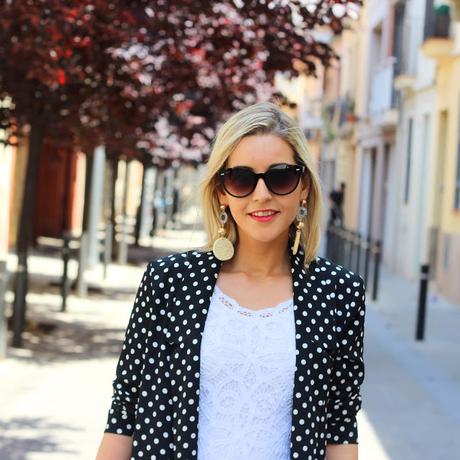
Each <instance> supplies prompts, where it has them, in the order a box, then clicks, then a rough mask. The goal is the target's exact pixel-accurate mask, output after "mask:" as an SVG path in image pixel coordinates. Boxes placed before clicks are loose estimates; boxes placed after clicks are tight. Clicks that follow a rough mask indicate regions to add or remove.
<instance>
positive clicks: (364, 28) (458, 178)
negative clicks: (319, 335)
mask: <svg viewBox="0 0 460 460" xmlns="http://www.w3.org/2000/svg"><path fill="white" fill-rule="evenodd" d="M264 100H271V101H275V102H276V103H278V104H280V105H281V106H282V108H283V110H285V111H286V112H287V113H288V114H289V115H291V116H292V117H294V118H295V119H296V120H297V122H298V124H299V125H300V127H301V128H302V130H303V132H304V133H305V136H306V137H307V139H308V141H309V146H310V152H311V155H312V156H313V157H314V159H315V162H316V164H317V167H318V170H319V172H320V176H321V180H322V186H323V193H324V206H325V213H324V216H323V238H322V242H321V250H320V254H319V255H322V256H325V257H329V258H331V259H332V260H334V261H335V262H337V263H340V264H343V265H345V266H346V267H347V268H349V269H351V270H353V271H355V272H356V273H359V274H360V275H361V276H362V277H363V278H364V279H365V281H366V287H367V291H366V292H367V293H366V299H367V314H366V337H365V360H366V380H365V383H364V385H363V409H362V410H361V411H360V413H359V429H360V445H359V450H360V458H361V459H364V460H367V459H370V460H387V459H395V460H412V459H413V460H419V459H427V460H438V459H439V460H441V459H446V460H447V459H449V460H451V459H454V458H458V456H459V452H460V334H459V331H460V1H459V0H455V1H454V0H451V1H448V0H439V1H438V0H399V1H398V0H378V1H377V0H368V1H365V2H361V1H358V0H356V1H343V0H336V1H333V0H311V1H309V0H296V1H287V0H272V1H264V0H248V1H246V0H222V1H200V0H197V1H193V2H190V1H187V0H176V1H174V2H170V1H168V0H156V1H150V0H141V1H138V2H123V1H118V0H113V1H112V0H107V1H102V0H92V1H90V0H83V1H76V0H75V1H74V0H66V1H58V0H30V1H28V2H17V1H14V0H6V1H3V2H1V3H0V459H1V460H41V459H47V460H52V459H56V460H66V459H88V458H94V457H95V453H96V450H97V446H98V443H99V441H100V438H101V436H102V432H103V429H104V427H105V418H106V414H107V410H108V407H109V402H110V398H111V391H112V388H111V381H112V379H113V377H114V372H115V365H116V360H117V358H118V354H119V352H120V349H121V341H122V339H123V334H124V331H125V328H126V325H127V321H128V318H129V314H130V310H131V307H132V302H133V300H134V295H135V291H136V289H137V286H138V284H139V282H140V279H141V276H142V273H143V271H144V268H145V266H146V264H147V262H148V261H150V260H152V259H155V258H157V257H160V256H163V255H166V254H170V253H173V252H177V251H182V250H186V249H190V248H195V247H199V246H201V245H203V244H204V243H205V237H204V234H203V231H202V228H201V225H200V221H201V218H200V209H199V206H198V197H197V187H198V184H199V182H200V179H201V177H202V174H203V171H204V169H205V168H206V161H207V158H208V156H209V152H210V145H211V142H212V139H213V137H214V135H215V133H216V131H217V130H218V128H219V126H220V125H221V124H222V122H223V121H225V119H226V118H227V117H228V116H229V115H230V114H231V113H233V112H235V111H236V110H239V109H240V108H242V107H244V106H246V105H249V104H252V103H254V102H258V101H264Z"/></svg>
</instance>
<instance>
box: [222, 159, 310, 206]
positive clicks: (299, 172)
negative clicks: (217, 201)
mask: <svg viewBox="0 0 460 460" xmlns="http://www.w3.org/2000/svg"><path fill="white" fill-rule="evenodd" d="M285 166H286V167H285V168H284V169H281V168H269V169H267V170H266V171H265V172H263V173H255V172H254V171H251V170H249V169H248V170H247V172H250V173H252V175H253V177H255V178H256V180H255V181H254V185H253V187H252V190H251V191H250V192H249V193H247V194H245V195H234V194H233V193H231V192H230V191H229V190H227V188H226V187H225V176H226V175H227V174H228V173H229V172H231V171H232V170H233V169H238V168H241V166H236V167H235V168H226V169H224V170H222V171H220V172H219V181H220V183H221V185H222V187H223V188H224V190H225V191H226V192H227V193H228V194H229V195H231V196H233V197H235V198H245V197H247V196H249V195H250V194H251V193H252V192H253V191H254V190H255V189H256V187H257V184H258V182H259V179H260V178H262V179H263V181H264V183H265V185H266V186H267V188H268V190H270V192H272V193H274V194H275V195H281V196H282V195H289V194H290V193H292V192H293V191H294V190H295V189H296V188H297V186H298V185H299V182H300V178H301V177H302V174H303V173H304V172H305V169H306V166H305V165H292V164H286V165H285ZM290 168H293V169H295V171H296V173H297V181H296V184H295V186H294V188H293V189H292V190H291V191H289V192H287V193H277V192H275V191H274V190H272V188H271V187H270V185H269V184H268V183H267V181H266V180H265V177H266V174H267V173H269V172H270V171H272V170H279V171H284V170H287V169H290Z"/></svg>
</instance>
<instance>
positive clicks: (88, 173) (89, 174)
mask: <svg viewBox="0 0 460 460" xmlns="http://www.w3.org/2000/svg"><path fill="white" fill-rule="evenodd" d="M85 166H86V167H85V196H84V201H83V219H82V224H81V233H82V235H83V233H85V232H87V231H88V219H89V206H90V198H91V182H92V178H93V157H92V155H90V154H88V153H86V161H85ZM81 242H82V239H81V237H80V251H81V250H82V244H81ZM83 246H84V245H83ZM86 249H87V248H84V247H83V250H86ZM85 255H86V254H85ZM78 260H79V261H82V260H86V257H81V254H80V257H79V258H78ZM83 272H84V267H82V266H81V263H79V264H78V272H77V279H76V280H75V283H74V284H73V286H72V287H73V288H76V287H77V286H78V284H79V282H81V279H80V278H81V277H82V276H83Z"/></svg>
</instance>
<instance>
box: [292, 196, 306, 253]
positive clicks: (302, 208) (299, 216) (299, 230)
mask: <svg viewBox="0 0 460 460" xmlns="http://www.w3.org/2000/svg"><path fill="white" fill-rule="evenodd" d="M306 204H307V200H302V204H301V205H300V207H299V210H298V211H297V216H296V220H297V229H296V232H295V239H294V245H293V246H292V254H294V255H296V254H297V251H298V249H299V244H300V235H301V233H302V228H303V227H304V225H305V224H304V223H303V222H302V221H303V219H305V217H306V216H307V207H306V206H305V205H306Z"/></svg>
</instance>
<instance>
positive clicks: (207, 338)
mask: <svg viewBox="0 0 460 460" xmlns="http://www.w3.org/2000/svg"><path fill="white" fill-rule="evenodd" d="M295 350H296V349H295V323H294V311H293V301H292V299H289V300H286V301H284V302H281V303H279V304H278V305H276V306H275V307H268V308H264V309H262V310H252V309H249V308H246V307H243V306H240V305H239V304H238V303H237V302H236V301H235V300H234V299H232V298H231V297H229V296H227V295H226V294H224V293H223V292H222V291H221V290H220V289H219V287H218V286H217V285H216V286H215V289H214V292H213V295H212V298H211V303H210V307H209V311H208V314H207V319H206V322H205V328H204V332H203V338H202V343H201V355H200V398H199V402H200V404H199V420H198V460H217V459H219V460H267V459H270V460H289V458H290V434H291V411H292V394H293V388H294V372H295Z"/></svg>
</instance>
